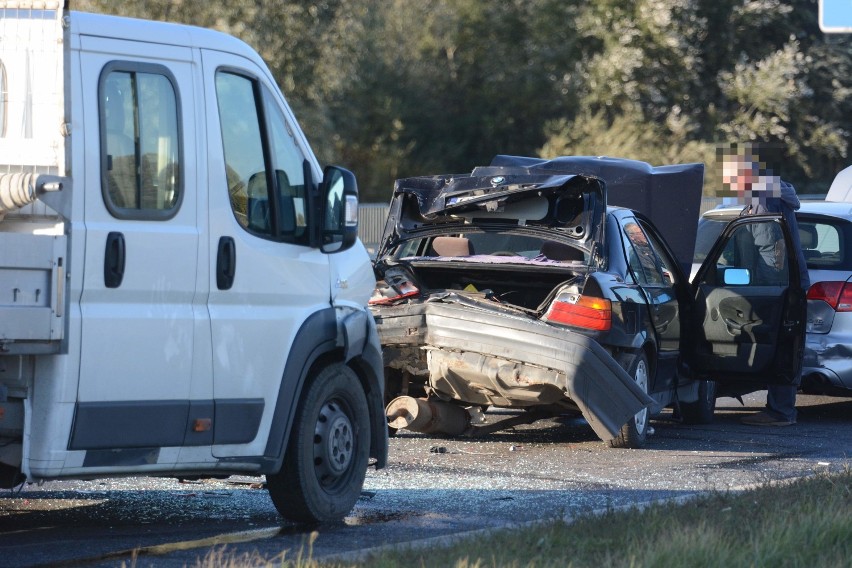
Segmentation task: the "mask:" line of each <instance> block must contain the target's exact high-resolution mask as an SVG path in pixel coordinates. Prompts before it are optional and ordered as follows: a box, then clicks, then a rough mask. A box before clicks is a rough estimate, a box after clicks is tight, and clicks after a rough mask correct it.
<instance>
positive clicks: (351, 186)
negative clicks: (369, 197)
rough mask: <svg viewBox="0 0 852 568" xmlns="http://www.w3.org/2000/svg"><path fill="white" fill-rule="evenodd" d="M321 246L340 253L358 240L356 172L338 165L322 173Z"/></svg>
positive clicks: (325, 250) (329, 251)
mask: <svg viewBox="0 0 852 568" xmlns="http://www.w3.org/2000/svg"><path fill="white" fill-rule="evenodd" d="M320 187H321V192H320V196H321V197H320V199H321V206H322V212H321V219H322V229H321V233H320V239H321V245H320V248H321V249H322V251H323V252H325V253H332V252H342V251H344V250H346V249H348V248H349V247H351V246H352V245H353V244H355V241H356V240H357V239H358V184H357V182H356V181H355V174H353V173H352V172H350V171H349V170H347V169H344V168H341V167H339V166H328V167H327V168H325V171H324V172H323V180H322V185H321V186H320Z"/></svg>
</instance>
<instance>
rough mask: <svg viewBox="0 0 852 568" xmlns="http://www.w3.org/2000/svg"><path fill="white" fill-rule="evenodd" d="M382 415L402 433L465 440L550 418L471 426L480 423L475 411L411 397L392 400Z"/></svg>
mask: <svg viewBox="0 0 852 568" xmlns="http://www.w3.org/2000/svg"><path fill="white" fill-rule="evenodd" d="M385 414H386V415H387V417H388V425H389V426H390V427H391V428H395V429H397V430H402V429H406V430H411V431H412V432H419V433H421V434H445V435H448V436H464V437H467V438H476V437H478V436H485V435H486V434H491V433H492V432H499V431H500V430H505V429H507V428H511V427H512V426H518V425H520V424H532V423H533V422H536V421H537V420H541V419H542V418H546V417H548V416H551V415H552V414H549V413H546V412H536V411H527V412H523V413H521V414H516V415H514V416H510V417H508V418H504V419H502V420H498V421H496V422H492V423H491V424H486V425H484V426H475V425H474V424H475V423H476V422H482V421H484V418H483V417H482V412H481V411H480V410H479V408H478V407H472V408H471V409H466V408H463V407H461V406H458V405H456V404H451V403H448V402H444V401H441V400H437V399H434V398H433V399H425V398H414V397H411V396H399V397H397V398H395V399H393V400H392V401H391V402H390V403H389V404H388V406H387V408H386V410H385Z"/></svg>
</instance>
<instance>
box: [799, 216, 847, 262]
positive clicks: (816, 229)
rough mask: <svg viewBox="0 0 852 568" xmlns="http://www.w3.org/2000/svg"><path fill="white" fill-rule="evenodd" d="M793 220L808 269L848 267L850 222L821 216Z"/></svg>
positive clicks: (800, 217) (801, 217)
mask: <svg viewBox="0 0 852 568" xmlns="http://www.w3.org/2000/svg"><path fill="white" fill-rule="evenodd" d="M797 219H798V221H799V240H800V241H801V243H802V252H803V253H804V255H805V260H806V261H807V263H808V268H812V269H819V270H852V223H849V222H847V221H844V220H841V219H837V220H834V219H828V218H824V217H820V218H812V217H805V216H798V217H797Z"/></svg>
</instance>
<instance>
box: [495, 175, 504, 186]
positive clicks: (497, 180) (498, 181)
mask: <svg viewBox="0 0 852 568" xmlns="http://www.w3.org/2000/svg"><path fill="white" fill-rule="evenodd" d="M504 183H506V178H504V177H503V176H495V177H493V178H491V185H493V186H494V187H497V186H498V185H503V184H504Z"/></svg>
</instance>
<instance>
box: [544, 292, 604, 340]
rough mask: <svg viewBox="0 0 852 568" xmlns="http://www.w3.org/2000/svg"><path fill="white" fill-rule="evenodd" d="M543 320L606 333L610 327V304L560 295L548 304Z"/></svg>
mask: <svg viewBox="0 0 852 568" xmlns="http://www.w3.org/2000/svg"><path fill="white" fill-rule="evenodd" d="M544 319H545V320H547V321H549V322H551V323H561V324H564V325H571V326H574V327H583V328H586V329H594V330H597V331H607V330H608V329H610V328H611V327H612V302H610V301H609V300H605V299H604V298H593V297H591V296H583V295H582V294H560V295H559V296H557V297H556V299H555V300H554V301H553V303H552V304H550V307H549V308H548V309H547V313H545V314H544Z"/></svg>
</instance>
